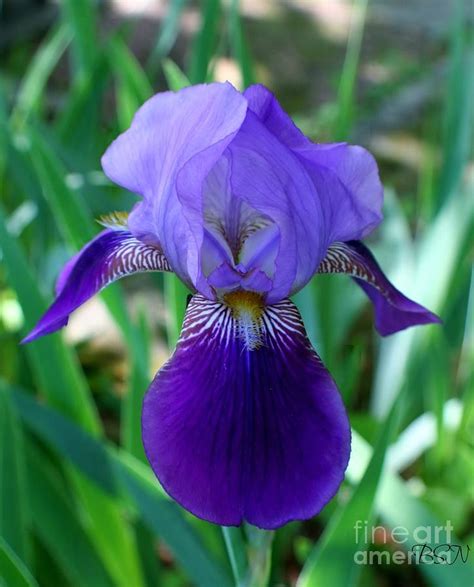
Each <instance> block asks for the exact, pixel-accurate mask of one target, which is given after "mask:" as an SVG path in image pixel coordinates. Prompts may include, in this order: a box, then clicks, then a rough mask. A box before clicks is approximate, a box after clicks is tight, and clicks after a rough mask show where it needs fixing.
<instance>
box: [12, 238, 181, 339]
mask: <svg viewBox="0 0 474 587" xmlns="http://www.w3.org/2000/svg"><path fill="white" fill-rule="evenodd" d="M170 270H171V269H170V266H169V264H168V261H167V260H166V258H165V256H164V255H163V252H162V250H161V249H160V248H159V247H157V246H154V245H147V244H144V243H143V242H141V241H139V240H137V239H136V238H135V237H134V236H133V235H132V234H131V233H130V232H129V231H128V230H126V229H125V228H119V229H111V228H109V229H107V230H104V231H102V232H101V233H100V234H99V235H98V236H97V237H96V238H94V239H93V240H92V241H91V242H90V243H88V244H87V245H86V246H85V247H84V248H83V249H82V250H81V251H80V252H79V253H77V254H76V255H75V256H74V257H73V258H72V259H71V260H70V261H69V262H68V263H67V264H66V265H65V267H64V269H63V271H62V273H61V275H60V276H59V278H58V282H57V285H56V294H57V297H56V299H55V300H54V302H53V303H52V305H51V306H50V307H49V308H48V310H47V312H46V313H45V314H44V315H43V317H42V318H41V319H40V321H39V322H38V324H37V325H36V326H35V328H34V329H33V330H32V331H31V332H30V333H29V334H28V336H27V337H26V338H25V339H24V340H23V342H24V343H26V342H31V341H32V340H35V339H36V338H39V337H40V336H44V335H45V334H50V333H51V332H54V331H56V330H59V328H62V327H63V326H65V325H66V324H67V322H68V319H69V315H70V314H71V313H72V312H73V311H74V310H76V309H77V308H78V307H79V306H81V305H82V304H83V303H84V302H85V301H87V300H88V299H89V298H90V297H92V296H93V295H94V294H96V293H97V292H98V291H100V290H101V289H103V288H104V287H106V286H107V285H109V284H110V283H112V282H113V281H116V280H117V279H120V278H121V277H124V276H126V275H130V274H132V273H137V272H141V271H170Z"/></svg>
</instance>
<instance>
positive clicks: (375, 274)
mask: <svg viewBox="0 0 474 587" xmlns="http://www.w3.org/2000/svg"><path fill="white" fill-rule="evenodd" d="M318 273H347V274H348V275H350V276H351V277H353V278H354V281H355V282H356V283H357V284H358V285H359V286H360V287H361V288H362V289H363V290H364V291H365V293H366V294H367V296H368V297H369V298H370V300H371V301H372V304H373V305H374V310H375V326H376V328H377V330H378V332H379V333H380V334H381V335H382V336H387V335H389V334H393V333H394V332H398V331H399V330H404V329H405V328H409V327H410V326H416V325H419V324H430V323H439V322H441V320H440V319H439V318H438V316H436V314H433V313H432V312H430V311H429V310H427V309H426V308H424V307H423V306H421V305H420V304H417V303H416V302H413V301H412V300H410V299H408V298H407V297H406V296H404V295H403V294H402V293H401V292H400V291H399V290H398V289H397V288H396V287H395V286H393V285H392V284H391V283H390V281H389V280H388V279H387V277H386V276H385V275H384V273H383V271H382V269H380V267H379V265H378V263H377V261H376V260H375V258H374V256H373V255H372V253H371V252H370V251H369V249H368V248H367V247H366V246H365V245H363V244H362V243H361V242H359V241H349V242H347V243H334V244H333V245H331V246H330V247H329V249H328V252H327V255H326V257H325V258H324V260H323V261H322V263H321V265H320V266H319V269H318Z"/></svg>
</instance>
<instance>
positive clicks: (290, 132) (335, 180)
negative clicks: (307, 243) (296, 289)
mask: <svg viewBox="0 0 474 587" xmlns="http://www.w3.org/2000/svg"><path fill="white" fill-rule="evenodd" d="M244 96H245V98H246V99H247V100H248V102H249V108H250V110H252V112H254V113H255V114H257V116H258V117H259V119H260V120H261V121H262V122H263V124H264V125H265V127H266V128H267V129H268V130H269V131H270V132H272V133H273V134H274V135H275V136H276V137H277V138H278V139H279V140H280V141H281V142H282V143H283V144H284V145H286V146H287V147H288V148H289V149H291V150H292V151H293V152H294V153H295V154H296V155H297V156H298V157H299V159H300V160H301V162H302V163H303V165H304V166H305V168H306V170H307V172H308V174H309V175H310V176H311V178H312V180H313V183H314V186H315V188H316V191H317V194H318V198H319V199H320V200H321V203H322V206H323V210H324V215H325V219H326V223H327V224H328V227H329V229H330V239H331V241H336V240H337V241H339V240H342V241H347V240H352V239H360V238H362V237H364V236H366V235H367V234H369V232H371V231H372V230H373V229H374V228H375V226H377V224H379V222H380V221H381V220H382V200H383V188H382V185H381V183H380V179H379V175H378V170H377V164H376V162H375V160H374V158H373V157H372V155H371V154H370V153H369V152H368V151H367V150H366V149H363V148H362V147H359V146H355V145H347V144H346V143H328V144H316V143H313V142H312V141H310V140H309V139H308V138H307V137H305V136H304V134H303V133H302V132H301V131H300V130H299V129H298V127H297V126H296V125H295V124H294V123H293V121H292V120H291V118H290V117H289V116H288V114H286V112H285V111H284V110H283V109H282V107H281V106H280V104H279V103H278V100H277V99H276V98H275V96H274V95H273V94H272V93H271V92H270V91H269V90H268V89H267V88H265V87H264V86H261V85H254V86H250V87H249V88H248V89H247V90H246V91H245V92H244Z"/></svg>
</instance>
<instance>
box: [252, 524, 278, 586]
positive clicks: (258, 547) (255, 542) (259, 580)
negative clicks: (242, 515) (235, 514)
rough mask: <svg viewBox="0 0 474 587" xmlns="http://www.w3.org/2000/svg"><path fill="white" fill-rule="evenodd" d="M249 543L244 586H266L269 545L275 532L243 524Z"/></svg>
mask: <svg viewBox="0 0 474 587" xmlns="http://www.w3.org/2000/svg"><path fill="white" fill-rule="evenodd" d="M245 529H246V533H247V538H248V543H249V555H248V556H249V571H248V575H247V579H246V581H245V587H266V586H267V584H268V580H269V578H270V569H271V554H272V551H271V546H272V540H273V536H274V534H275V532H273V531H272V532H269V531H267V530H260V529H259V528H256V527H255V526H251V525H250V524H247V525H246V526H245Z"/></svg>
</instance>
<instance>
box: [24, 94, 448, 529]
mask: <svg viewBox="0 0 474 587" xmlns="http://www.w3.org/2000/svg"><path fill="white" fill-rule="evenodd" d="M102 165H103V168H104V171H105V173H106V174H107V176H108V177H109V178H110V179H111V180H112V181H113V182H115V183H117V184H119V185H120V186H123V187H124V188H126V189H127V190H130V191H131V192H135V193H136V194H138V195H139V196H141V199H140V200H139V202H138V203H137V204H136V205H135V207H134V208H133V210H132V212H131V213H130V215H129V216H127V215H126V214H115V215H111V216H109V217H108V218H107V219H106V221H105V225H106V229H105V230H104V231H103V232H101V233H100V234H99V235H98V236H97V237H96V238H95V239H94V240H92V241H91V242H90V243H89V244H87V245H86V246H85V247H84V248H83V249H82V250H81V251H80V252H79V253H78V254H77V255H76V256H75V257H73V258H72V259H71V261H69V263H67V265H66V267H65V268H64V270H63V271H62V273H61V275H60V277H59V280H58V285H57V292H56V293H57V296H56V300H55V301H54V303H53V304H52V306H51V307H50V308H49V310H48V311H47V312H46V314H45V315H44V316H43V317H42V318H41V320H40V321H39V323H38V325H37V326H36V328H35V329H34V330H33V331H32V332H31V333H30V334H29V336H28V337H27V338H26V340H27V341H30V340H33V339H35V338H37V337H39V336H42V335H44V334H47V333H50V332H53V331H55V330H57V329H58V328H61V327H62V326H65V325H66V324H67V321H68V318H69V314H70V313H71V312H72V311H73V310H75V309H76V308H77V307H78V306H80V305H81V304H83V303H84V302H85V301H86V300H87V299H88V298H90V297H91V296H92V295H93V294H95V293H96V292H98V291H99V290H101V289H102V288H103V287H105V286H106V285H108V284H109V283H111V282H112V281H115V280H116V279H118V278H120V277H123V276H125V275H130V274H132V273H136V272H139V271H174V272H175V273H176V275H177V276H178V277H179V278H180V279H181V280H182V281H183V282H184V283H185V284H186V285H187V286H188V287H189V288H190V289H191V291H193V292H194V295H193V297H192V299H191V301H190V303H189V304H188V307H187V311H186V316H185V318H184V323H183V327H182V331H181V336H180V339H179V341H178V343H177V346H176V350H175V351H174V353H173V355H172V357H171V358H170V360H169V361H168V362H167V363H166V364H165V365H164V367H163V368H162V369H161V370H160V371H159V372H158V374H157V375H156V377H155V379H154V380H153V382H152V384H151V386H150V388H149V390H148V393H147V395H146V397H145V400H144V405H143V417H142V427H143V443H144V446H145V450H146V454H147V457H148V459H149V461H150V463H151V466H152V468H153V470H154V472H155V473H156V475H157V477H158V479H159V481H160V482H161V484H162V486H163V487H164V488H165V490H166V491H167V492H168V493H169V494H170V495H171V496H172V497H173V498H174V499H175V500H176V501H177V502H179V503H180V504H181V505H182V506H183V507H185V508H186V509H187V510H189V511H191V512H192V513H194V514H195V515H197V516H199V517H201V518H204V519H206V520H209V521H211V522H215V523H218V524H222V525H237V524H240V523H241V522H242V521H244V520H245V521H247V522H249V523H251V524H254V525H256V526H259V527H261V528H275V527H278V526H281V525H282V524H284V523H286V522H288V521H290V520H296V519H305V518H309V517H311V516H313V515H315V514H316V513H318V512H319V511H320V510H321V508H322V507H323V506H324V505H325V504H326V503H327V502H328V501H329V500H330V499H331V498H332V497H333V496H334V494H335V493H336V491H337V489H338V487H339V485H340V484H341V482H342V480H343V477H344V471H345V469H346V466H347V463H348V459H349V453H350V427H349V422H348V419H347V415H346V412H345V410H344V406H343V403H342V401H341V398H340V395H339V392H338V390H337V388H336V385H335V383H334V380H333V379H332V377H331V375H330V374H329V373H328V371H327V370H326V369H325V367H324V365H323V363H322V362H321V360H320V358H319V357H318V355H317V354H316V352H315V351H314V349H313V348H312V346H311V344H310V342H309V340H308V337H307V335H306V332H305V328H304V325H303V322H302V320H301V317H300V314H299V312H298V310H297V309H296V307H295V305H294V304H293V303H292V302H291V301H290V299H289V297H290V296H292V295H293V294H295V293H296V292H297V291H299V290H300V289H301V288H302V287H304V285H305V284H306V283H308V281H309V280H310V279H311V278H312V277H313V276H314V275H315V274H316V273H346V274H347V275H349V276H351V277H352V278H353V279H354V280H355V282H356V283H357V285H359V286H360V287H361V288H362V289H363V290H364V291H365V293H366V294H367V295H368V296H369V298H370V300H371V301H372V303H373V306H374V311H375V325H376V328H377V330H378V331H379V333H380V334H382V335H387V334H391V333H393V332H396V331H398V330H402V329H404V328H407V327H409V326H413V325H416V324H427V323H430V322H438V321H439V320H438V318H437V317H436V316H435V315H434V314H432V313H431V312H429V311H428V310H426V309H425V308H423V307H422V306H420V305H418V304H417V303H415V302H413V301H411V300H409V299H407V298H406V297H405V296H404V295H403V294H402V293H401V292H399V291H398V290H397V289H396V288H395V287H394V286H393V285H392V284H391V283H390V282H389V281H388V280H387V278H386V277H385V276H384V274H383V273H382V271H381V269H380V268H379V266H378V265H377V262H376V261H375V259H374V258H373V256H372V255H371V254H370V252H369V251H368V249H367V248H366V247H365V246H364V245H363V244H362V243H361V242H360V239H362V238H364V237H365V236H366V235H367V234H369V233H370V232H371V231H372V230H373V229H374V228H375V227H376V226H377V225H378V224H379V222H380V221H381V219H382V214H381V206H382V186H381V183H380V180H379V176H378V171H377V166H376V163H375V161H374V159H373V158H372V156H371V155H370V154H369V153H368V152H367V151H366V150H364V149H363V148H361V147H358V146H350V145H347V144H345V143H335V144H315V143H312V142H311V141H310V140H308V139H307V138H306V137H305V136H304V135H303V134H302V133H301V132H300V131H299V130H298V128H296V126H295V125H294V124H293V122H292V121H291V119H290V118H289V117H288V115H287V114H286V113H285V112H284V111H283V110H282V108H281V107H280V105H279V103H278V102H277V100H276V99H275V97H274V96H273V95H272V94H271V93H270V92H269V91H268V90H267V89H266V88H264V87H263V86H259V85H255V86H252V87H250V88H248V89H247V90H246V91H245V92H244V93H243V94H242V93H240V92H238V91H237V90H236V89H234V88H233V87H232V86H231V85H230V84H229V83H225V84H218V83H215V84H209V85H200V86H194V87H190V88H186V89H183V90H181V91H180V92H177V93H173V92H165V93H161V94H158V95H156V96H154V97H153V98H151V99H150V100H148V101H147V102H146V103H145V104H144V105H143V106H142V107H141V108H140V110H139V111H138V112H137V114H136V115H135V118H134V120H133V123H132V125H131V127H130V129H129V130H127V131H126V132H124V133H123V134H122V135H120V136H119V137H118V138H117V139H116V140H115V141H114V142H113V143H112V145H111V146H110V147H109V148H108V150H107V151H106V153H105V155H104V157H103V159H102Z"/></svg>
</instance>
